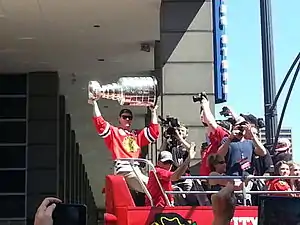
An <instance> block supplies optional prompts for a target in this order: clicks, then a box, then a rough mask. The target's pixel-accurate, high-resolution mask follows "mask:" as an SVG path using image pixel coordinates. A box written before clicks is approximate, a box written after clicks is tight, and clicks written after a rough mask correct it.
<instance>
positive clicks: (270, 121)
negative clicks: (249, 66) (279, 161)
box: [260, 0, 277, 155]
mask: <svg viewBox="0 0 300 225" xmlns="http://www.w3.org/2000/svg"><path fill="white" fill-rule="evenodd" d="M260 23H261V46H262V65H263V85H264V105H265V125H266V127H265V129H266V146H267V148H268V150H269V151H270V154H271V155H273V154H274V152H272V145H273V144H274V139H275V135H276V128H277V110H276V107H275V108H274V110H270V106H271V104H272V102H273V100H274V98H275V95H276V84H275V66H274V49H273V30H272V13H271V0H260Z"/></svg>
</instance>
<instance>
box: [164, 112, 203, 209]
mask: <svg viewBox="0 0 300 225" xmlns="http://www.w3.org/2000/svg"><path fill="white" fill-rule="evenodd" d="M159 118H160V120H161V121H162V125H163V126H164V127H165V128H166V130H165V132H164V133H163V141H162V145H161V147H160V149H159V151H160V152H162V151H169V152H170V153H172V158H173V166H172V171H175V170H176V169H177V168H179V167H180V166H181V165H182V164H183V162H184V161H185V160H186V159H187V158H188V156H189V152H188V149H190V148H191V146H192V145H194V143H193V142H191V143H190V142H188V141H187V137H188V128H187V127H185V126H184V125H182V124H180V123H179V121H178V120H177V119H176V118H173V117H167V119H163V118H161V117H159ZM185 175H186V176H189V175H190V170H189V166H188V167H187V169H186V171H185ZM173 188H174V189H175V190H179V191H181V190H182V191H191V190H203V188H202V186H201V183H200V182H198V181H197V180H192V179H179V180H178V181H176V182H173ZM177 197H178V196H177ZM182 197H183V198H181V197H179V198H178V199H177V202H180V205H207V204H208V202H209V201H208V199H207V198H206V197H205V196H203V195H199V194H198V195H182Z"/></svg>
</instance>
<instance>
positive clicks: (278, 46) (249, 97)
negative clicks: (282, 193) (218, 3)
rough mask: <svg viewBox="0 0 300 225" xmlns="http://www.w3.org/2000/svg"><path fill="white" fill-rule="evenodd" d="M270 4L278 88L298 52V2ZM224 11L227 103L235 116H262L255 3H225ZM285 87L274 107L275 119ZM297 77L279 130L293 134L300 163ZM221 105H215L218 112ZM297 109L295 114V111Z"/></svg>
mask: <svg viewBox="0 0 300 225" xmlns="http://www.w3.org/2000/svg"><path fill="white" fill-rule="evenodd" d="M288 2H289V4H287V3H286V2H285V1H272V16H273V36H274V49H275V69H276V87H277V89H278V88H279V86H280V84H281V81H282V80H283V78H284V76H285V74H286V72H287V70H288V69H289V67H290V65H291V63H292V61H293V60H294V58H295V57H296V55H297V54H298V52H299V51H300V41H299V40H300V29H299V21H300V20H299V16H297V15H298V12H299V8H300V1H299V0H289V1H288ZM226 4H227V9H228V16H227V19H228V27H227V31H226V33H227V35H228V41H229V43H228V61H229V70H228V73H229V79H228V86H229V92H228V101H227V103H226V104H225V105H229V106H231V107H233V109H234V110H235V111H236V112H237V113H252V114H254V115H256V116H259V117H264V111H263V108H264V107H263V85H262V64H261V42H260V11H259V0H249V1H246V0H227V1H226ZM289 83H290V82H288V85H287V87H286V88H285V90H284V92H283V93H282V95H281V97H280V99H279V104H278V119H279V116H280V113H281V109H282V105H283V102H284V99H285V97H286V93H287V89H288V86H289ZM299 99H300V78H298V80H297V82H296V84H295V86H294V90H293V93H292V95H291V98H290V101H289V105H288V108H287V110H286V114H285V119H284V122H283V127H291V128H292V132H293V152H294V153H293V154H294V160H295V161H298V162H300V151H299V150H300V126H299V114H300V104H299ZM223 105H224V104H219V105H217V106H216V112H219V111H220V110H221V108H222V106H223ZM297 110H298V112H297Z"/></svg>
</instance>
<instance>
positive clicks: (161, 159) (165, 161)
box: [157, 151, 173, 170]
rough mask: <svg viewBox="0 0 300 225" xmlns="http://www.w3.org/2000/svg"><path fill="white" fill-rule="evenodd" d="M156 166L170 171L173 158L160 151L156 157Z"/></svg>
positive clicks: (170, 154)
mask: <svg viewBox="0 0 300 225" xmlns="http://www.w3.org/2000/svg"><path fill="white" fill-rule="evenodd" d="M157 165H158V166H159V167H161V168H163V169H166V170H171V168H172V165H173V156H172V153H171V152H169V151H161V152H160V153H159V155H158V162H157Z"/></svg>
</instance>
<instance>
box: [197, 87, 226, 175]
mask: <svg viewBox="0 0 300 225" xmlns="http://www.w3.org/2000/svg"><path fill="white" fill-rule="evenodd" d="M193 101H194V102H200V106H201V109H200V119H201V122H202V123H203V125H204V127H206V128H207V129H206V135H207V137H208V138H207V139H208V140H207V142H208V143H209V145H208V147H207V149H206V150H205V151H204V152H203V154H202V163H201V165H200V175H201V176H208V175H209V174H210V172H211V171H210V168H209V166H208V157H209V155H210V154H214V153H217V151H218V148H219V146H220V145H221V141H222V139H223V138H224V137H226V136H228V135H229V133H228V131H227V130H226V129H224V128H223V127H221V126H219V125H218V124H217V122H216V119H215V117H214V115H213V114H212V112H211V110H210V107H209V101H208V97H207V95H206V94H205V93H204V92H202V93H201V94H200V95H199V96H194V97H193Z"/></svg>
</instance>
